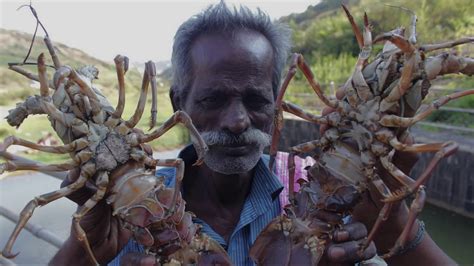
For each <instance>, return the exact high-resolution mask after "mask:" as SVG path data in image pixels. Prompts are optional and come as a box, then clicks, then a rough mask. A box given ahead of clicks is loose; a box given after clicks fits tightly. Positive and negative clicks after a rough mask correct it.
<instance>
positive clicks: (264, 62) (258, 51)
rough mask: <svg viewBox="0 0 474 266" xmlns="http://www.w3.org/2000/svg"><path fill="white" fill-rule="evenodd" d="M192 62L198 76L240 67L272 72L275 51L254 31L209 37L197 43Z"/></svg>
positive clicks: (244, 30) (264, 38)
mask: <svg viewBox="0 0 474 266" xmlns="http://www.w3.org/2000/svg"><path fill="white" fill-rule="evenodd" d="M191 60H192V65H193V70H194V71H193V72H194V73H195V74H198V73H199V72H201V71H209V70H212V71H220V72H222V71H225V70H226V69H228V70H229V71H234V70H235V69H239V67H240V68H247V69H251V70H255V71H259V72H260V71H267V70H268V71H271V69H272V64H273V48H272V46H271V44H270V42H269V41H268V39H267V38H266V37H265V36H264V35H262V34H261V33H258V32H256V31H252V30H247V29H243V30H237V31H234V32H232V33H227V32H223V33H206V34H204V35H201V36H199V37H198V38H197V39H196V40H195V41H194V43H193V45H192V48H191Z"/></svg>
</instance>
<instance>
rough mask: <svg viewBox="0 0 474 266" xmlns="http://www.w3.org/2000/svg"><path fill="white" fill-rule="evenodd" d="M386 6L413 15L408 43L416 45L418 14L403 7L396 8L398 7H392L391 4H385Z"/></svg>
mask: <svg viewBox="0 0 474 266" xmlns="http://www.w3.org/2000/svg"><path fill="white" fill-rule="evenodd" d="M384 5H385V6H388V7H392V8H398V9H401V10H403V11H405V12H408V13H410V14H411V15H412V17H411V25H410V27H411V32H410V38H409V39H408V41H409V42H410V43H411V44H415V43H416V22H417V20H418V18H417V16H416V13H415V12H414V11H413V10H411V9H408V8H406V7H403V6H396V5H391V4H384Z"/></svg>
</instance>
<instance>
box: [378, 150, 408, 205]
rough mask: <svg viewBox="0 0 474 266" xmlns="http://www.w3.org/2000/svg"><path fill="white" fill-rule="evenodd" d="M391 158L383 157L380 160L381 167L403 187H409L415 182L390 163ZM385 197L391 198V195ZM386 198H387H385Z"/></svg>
mask: <svg viewBox="0 0 474 266" xmlns="http://www.w3.org/2000/svg"><path fill="white" fill-rule="evenodd" d="M390 158H391V156H390V155H389V156H384V157H381V158H380V162H381V163H382V166H383V167H384V168H385V169H387V171H388V172H389V173H390V174H391V175H392V176H393V177H394V178H395V179H396V180H397V181H398V182H399V183H400V184H402V185H403V186H404V187H410V186H411V185H413V184H414V183H415V181H414V180H413V179H412V178H411V177H409V176H408V175H406V174H405V173H403V171H402V170H400V169H398V167H396V166H395V165H394V164H393V163H392V162H391V159H390ZM387 196H392V195H387ZM385 198H387V197H385Z"/></svg>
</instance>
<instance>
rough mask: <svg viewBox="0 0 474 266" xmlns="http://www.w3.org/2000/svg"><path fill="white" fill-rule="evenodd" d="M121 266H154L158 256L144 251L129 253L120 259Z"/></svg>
mask: <svg viewBox="0 0 474 266" xmlns="http://www.w3.org/2000/svg"><path fill="white" fill-rule="evenodd" d="M120 265H121V266H154V265H156V258H155V256H153V255H146V254H143V253H127V254H125V255H124V256H123V257H122V258H121V259H120Z"/></svg>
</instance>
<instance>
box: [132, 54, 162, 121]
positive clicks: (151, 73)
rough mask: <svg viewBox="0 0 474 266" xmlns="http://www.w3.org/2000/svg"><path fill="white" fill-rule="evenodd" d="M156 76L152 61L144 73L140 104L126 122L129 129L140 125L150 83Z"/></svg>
mask: <svg viewBox="0 0 474 266" xmlns="http://www.w3.org/2000/svg"><path fill="white" fill-rule="evenodd" d="M155 75H156V69H155V64H153V62H151V61H148V62H146V64H145V73H143V80H142V89H141V91H140V98H139V99H138V104H137V108H136V109H135V113H134V114H133V116H132V117H131V118H130V119H129V120H128V121H127V122H126V125H127V127H129V128H134V127H135V126H136V125H137V124H138V121H140V119H141V118H142V115H143V110H145V104H146V97H147V93H148V85H149V84H150V81H151V80H152V79H153V78H154V77H155Z"/></svg>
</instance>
